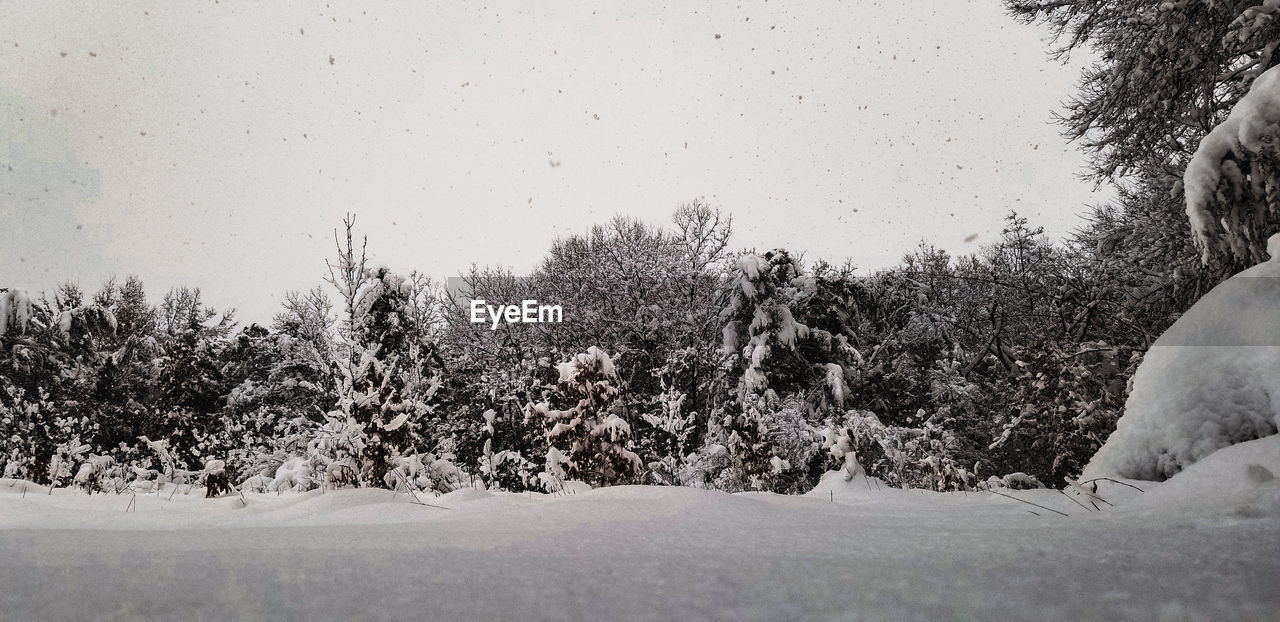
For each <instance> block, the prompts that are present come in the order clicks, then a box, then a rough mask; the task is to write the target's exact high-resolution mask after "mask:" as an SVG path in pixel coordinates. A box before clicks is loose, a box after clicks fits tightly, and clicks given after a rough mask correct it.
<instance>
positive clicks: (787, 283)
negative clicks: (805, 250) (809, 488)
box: [685, 250, 817, 490]
mask: <svg viewBox="0 0 1280 622" xmlns="http://www.w3.org/2000/svg"><path fill="white" fill-rule="evenodd" d="M800 276H801V269H800V265H799V263H798V262H796V261H795V260H794V259H792V257H791V255H790V254H789V253H787V252H786V251H785V250H777V251H772V252H769V253H765V254H764V255H763V256H760V255H743V256H742V257H740V258H739V259H738V261H737V265H736V270H734V271H733V273H732V277H731V278H730V279H729V281H728V284H727V287H728V291H727V292H726V294H727V298H728V304H727V305H726V306H725V308H724V310H723V311H722V312H721V315H720V317H721V320H722V322H723V330H722V345H723V351H722V353H723V362H722V372H723V375H722V379H721V386H722V387H723V389H722V390H723V394H722V398H721V402H720V404H719V405H718V406H717V408H716V409H714V410H713V411H712V412H711V417H710V421H709V423H708V432H709V434H708V443H707V444H706V445H705V446H704V447H703V449H702V451H701V452H700V454H701V455H700V456H699V457H698V458H696V459H695V462H694V465H693V467H692V468H691V469H689V470H688V471H686V474H685V477H686V479H688V477H690V475H692V476H693V477H694V478H703V479H708V476H710V477H709V480H710V481H704V482H703V483H705V484H709V485H713V486H716V487H720V488H728V489H741V488H752V489H766V490H785V489H789V488H792V487H794V486H802V482H803V481H804V476H803V474H804V473H805V472H806V471H807V465H808V462H809V460H810V459H811V458H812V457H813V456H814V455H815V454H816V449H817V446H816V442H815V439H814V437H813V429H812V427H811V426H810V425H809V424H808V422H807V420H806V415H807V412H808V405H807V404H806V403H804V401H803V400H802V399H800V398H799V397H798V396H797V395H796V392H797V390H798V388H799V387H802V386H805V385H806V384H807V378H808V376H809V375H810V374H811V373H812V372H813V371H814V370H813V369H812V365H810V364H809V363H808V362H807V361H805V360H803V358H802V357H801V356H800V355H799V351H798V344H799V343H800V342H801V340H804V339H805V338H807V337H808V335H809V328H808V327H807V326H805V325H804V324H802V323H800V322H798V321H797V320H796V319H795V318H794V317H793V316H792V311H791V303H792V301H793V300H794V299H795V297H796V295H797V283H795V281H796V280H797V279H798V278H799V277H800ZM783 396H785V397H783ZM708 463H710V465H712V466H710V467H708ZM717 471H718V472H717ZM793 484H794V486H793Z"/></svg>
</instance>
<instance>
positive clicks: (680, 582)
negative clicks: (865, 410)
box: [0, 437, 1280, 620]
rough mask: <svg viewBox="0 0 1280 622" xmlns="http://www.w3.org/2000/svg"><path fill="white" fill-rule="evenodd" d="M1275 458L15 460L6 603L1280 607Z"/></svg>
mask: <svg viewBox="0 0 1280 622" xmlns="http://www.w3.org/2000/svg"><path fill="white" fill-rule="evenodd" d="M1277 473H1280V437H1270V438H1266V439H1260V440H1257V441H1251V442H1248V443H1242V444H1239V445H1236V446H1233V447H1231V448H1229V449H1227V450H1224V451H1222V452H1219V453H1218V454H1216V455H1214V456H1211V457H1210V458H1209V459H1206V460H1204V461H1203V462H1201V463H1197V464H1195V465H1193V466H1192V467H1191V468H1189V469H1187V470H1186V471H1185V472H1183V473H1181V474H1179V475H1178V476H1175V477H1173V478H1172V479H1170V480H1168V481H1167V482H1163V483H1159V484H1153V483H1146V482H1126V483H1136V484H1137V485H1139V486H1141V487H1144V488H1143V489H1144V492H1142V493H1139V492H1137V491H1136V490H1135V489H1133V488H1130V487H1128V486H1125V485H1122V484H1117V483H1112V482H1107V481H1103V482H1099V483H1100V484H1101V487H1100V488H1099V490H1098V491H1097V495H1098V496H1099V497H1101V498H1103V499H1105V501H1102V500H1093V499H1090V498H1089V497H1088V495H1087V494H1086V493H1083V492H1081V491H1073V492H1071V493H1070V496H1069V495H1068V494H1067V493H1063V492H1060V491H1054V490H1023V491H1010V490H1004V491H998V492H999V493H1000V494H996V493H995V492H970V493H949V494H947V493H934V492H927V491H918V490H897V489H891V488H887V487H885V486H884V485H883V484H882V483H880V482H878V481H875V480H872V479H867V478H866V477H863V476H858V477H854V478H852V479H849V480H846V479H845V477H846V475H845V473H844V472H843V471H841V472H833V473H829V474H828V475H827V476H826V477H824V478H823V480H822V483H821V484H820V485H819V486H818V487H817V488H816V489H815V490H814V491H813V492H811V493H809V494H808V495H805V496H791V497H787V496H779V495H773V494H766V493H744V494H736V495H733V494H726V493H722V492H715V491H708V490H701V489H695V488H679V487H667V488H659V487H643V486H625V487H615V488H604V489H597V490H589V489H586V488H584V487H580V486H575V487H571V488H570V490H571V494H565V493H560V494H556V495H543V494H529V493H522V494H514V493H491V492H486V491H482V490H473V489H464V490H460V491H456V492H452V493H449V494H446V495H443V496H440V497H434V496H424V497H422V498H421V499H420V500H415V498H414V497H412V496H410V495H406V494H393V493H391V492H389V491H385V490H340V491H332V490H330V491H327V492H321V491H312V492H307V493H285V494H280V495H276V494H256V493H254V494H251V493H246V494H245V495H244V496H243V500H242V497H241V496H240V495H232V496H227V497H222V498H216V499H204V498H202V495H201V494H200V493H201V491H200V489H198V488H197V489H195V491H194V492H193V494H191V495H186V494H183V493H184V492H185V491H186V490H187V489H186V487H185V486H183V487H180V488H179V489H178V494H175V495H173V496H172V498H170V496H169V494H170V493H171V492H173V488H172V485H168V486H165V487H164V488H163V489H162V490H160V491H159V492H158V494H157V493H153V494H147V495H138V496H137V497H134V496H132V495H128V494H125V495H117V494H106V495H103V494H96V495H93V496H89V495H86V494H85V493H84V492H80V491H77V490H72V489H65V488H62V489H56V490H54V491H53V494H51V495H50V494H47V493H48V492H49V491H48V489H46V488H43V487H40V486H35V485H33V484H30V483H27V482H22V481H16V480H0V619H5V620H8V619H12V620H64V619H109V620H133V619H202V620H223V619H308V620H347V619H398V620H409V619H414V620H416V619H424V620H461V619H485V620H498V619H520V620H526V619H533V620H552V619H557V620H559V619H569V620H618V619H651V620H744V619H757V620H778V619H842V620H850V619H894V620H933V619H982V620H993V619H1013V620H1022V619H1043V620H1080V619H1107V620H1214V619H1252V620H1264V619H1265V620H1274V619H1277V617H1280V590H1277V589H1276V586H1277V585H1280V556H1277V555H1276V554H1275V552H1276V547H1275V543H1276V542H1277V541H1278V540H1280V513H1277V510H1278V509H1280V484H1278V483H1277V479H1276V478H1275V477H1274V474H1277ZM1268 474H1271V475H1270V476H1269V475H1268ZM1223 481H1230V482H1234V483H1232V484H1230V485H1229V486H1225V487H1224V486H1223V484H1222V482H1223ZM1001 495H1009V496H1001ZM419 501H420V502H421V503H426V504H430V505H420V504H419ZM1107 503H1111V504H1114V505H1115V507H1111V506H1110V505H1107ZM130 504H132V507H133V509H131V510H130V511H127V512H126V511H125V510H126V508H127V507H130ZM1030 504H1036V505H1030ZM1095 505H1096V506H1097V507H1098V508H1100V509H1099V510H1095V508H1094V506H1095Z"/></svg>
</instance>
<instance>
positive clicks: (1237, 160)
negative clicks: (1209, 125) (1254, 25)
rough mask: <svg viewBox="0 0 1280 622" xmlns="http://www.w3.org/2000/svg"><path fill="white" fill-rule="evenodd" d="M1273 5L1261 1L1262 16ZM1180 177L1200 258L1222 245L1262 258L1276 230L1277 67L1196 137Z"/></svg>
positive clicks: (1279, 199) (1279, 183)
mask: <svg viewBox="0 0 1280 622" xmlns="http://www.w3.org/2000/svg"><path fill="white" fill-rule="evenodd" d="M1278 6H1280V5H1277V4H1275V3H1272V2H1268V3H1265V4H1263V5H1262V8H1264V9H1266V11H1265V13H1266V15H1267V21H1270V17H1271V14H1273V13H1275V12H1276V10H1277V7H1278ZM1258 19H1261V18H1258ZM1277 44H1280V39H1277V40H1276V41H1274V42H1272V43H1271V45H1272V46H1273V47H1274V46H1275V45H1277ZM1183 178H1184V186H1185V188H1186V197H1187V215H1188V217H1189V218H1190V219H1191V229H1192V233H1194V234H1195V240H1196V244H1197V245H1198V246H1199V247H1200V248H1201V249H1202V252H1203V260H1204V261H1205V262H1208V260H1209V258H1210V257H1211V256H1212V255H1213V254H1214V253H1222V252H1224V251H1225V250H1226V249H1230V250H1231V252H1232V254H1233V255H1234V256H1235V257H1236V258H1237V259H1247V260H1249V261H1251V262H1253V263H1258V262H1261V261H1263V260H1265V259H1266V244H1267V238H1268V237H1270V234H1271V233H1272V232H1274V231H1278V230H1280V69H1277V68H1275V67H1273V68H1271V69H1268V70H1267V71H1265V72H1263V73H1262V74H1261V75H1259V76H1258V77H1257V78H1255V79H1254V80H1253V82H1252V84H1251V85H1250V86H1249V91H1248V93H1246V94H1245V95H1244V96H1243V97H1241V98H1240V99H1239V100H1238V101H1237V102H1236V104H1235V105H1234V107H1232V109H1231V113H1230V115H1228V116H1227V118H1226V120H1225V121H1223V122H1222V123H1221V124H1219V125H1218V126H1216V127H1214V128H1213V130H1212V131H1211V132H1209V133H1208V134H1206V135H1205V137H1204V138H1203V139H1201V141H1200V145H1199V147H1198V148H1197V149H1196V152H1195V154H1194V155H1193V156H1192V158H1191V161H1190V162H1189V163H1188V164H1187V167H1186V172H1185V173H1184V177H1183Z"/></svg>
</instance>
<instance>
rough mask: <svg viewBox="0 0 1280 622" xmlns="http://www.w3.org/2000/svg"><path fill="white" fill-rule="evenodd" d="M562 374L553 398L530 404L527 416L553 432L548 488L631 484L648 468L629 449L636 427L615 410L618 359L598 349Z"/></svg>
mask: <svg viewBox="0 0 1280 622" xmlns="http://www.w3.org/2000/svg"><path fill="white" fill-rule="evenodd" d="M557 370H558V371H559V375H560V378H559V382H558V384H557V386H556V389H555V391H554V392H552V394H551V396H550V398H551V399H550V400H549V401H544V402H541V403H538V404H530V405H529V406H528V407H527V414H526V416H527V417H528V418H530V419H534V420H538V421H541V422H542V423H543V425H544V426H545V427H546V430H547V442H548V444H549V447H548V448H547V452H546V462H545V468H544V470H543V473H541V474H540V475H539V477H540V478H542V480H543V484H544V487H545V488H547V489H548V490H559V489H561V488H562V487H563V485H564V482H566V481H569V480H582V481H585V482H587V483H589V484H591V485H593V486H608V485H613V484H623V483H627V482H629V481H631V479H632V478H634V477H635V476H636V475H637V473H638V472H639V470H640V469H641V468H642V467H643V464H642V463H641V461H640V457H639V456H637V455H636V454H635V453H634V452H632V451H631V450H630V449H628V444H629V439H630V436H631V425H630V424H629V423H628V422H627V421H626V420H625V419H623V418H622V417H620V416H618V413H617V412H613V411H614V408H613V407H614V406H615V405H616V404H617V403H618V398H619V395H620V392H621V389H620V387H619V386H618V385H619V379H618V375H617V373H616V370H615V369H614V366H613V361H612V360H611V359H610V358H609V355H608V354H606V353H605V352H604V351H602V350H600V349H599V348H596V347H595V346H592V347H590V348H588V349H587V351H586V352H584V353H582V354H578V355H576V356H574V357H573V358H571V359H569V360H568V361H565V362H563V363H560V365H559V366H558V367H557ZM557 406H558V407H559V408H557Z"/></svg>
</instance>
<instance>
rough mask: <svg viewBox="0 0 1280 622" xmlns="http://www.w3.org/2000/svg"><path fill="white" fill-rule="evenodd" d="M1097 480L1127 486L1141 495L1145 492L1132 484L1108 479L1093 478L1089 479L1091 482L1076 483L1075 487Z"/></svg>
mask: <svg viewBox="0 0 1280 622" xmlns="http://www.w3.org/2000/svg"><path fill="white" fill-rule="evenodd" d="M1098 480H1104V481H1108V482H1113V483H1116V484H1120V485H1121V486H1128V487H1130V488H1132V489H1134V490H1136V491H1138V492H1142V493H1145V492H1146V491H1145V490H1143V489H1141V488H1138V487H1137V486H1134V485H1133V484H1130V483H1127V482H1122V481H1120V480H1118V479H1111V478H1110V477H1095V478H1093V479H1091V480H1086V481H1083V482H1077V483H1076V485H1077V486H1083V485H1085V484H1090V483H1093V482H1096V481H1098Z"/></svg>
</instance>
